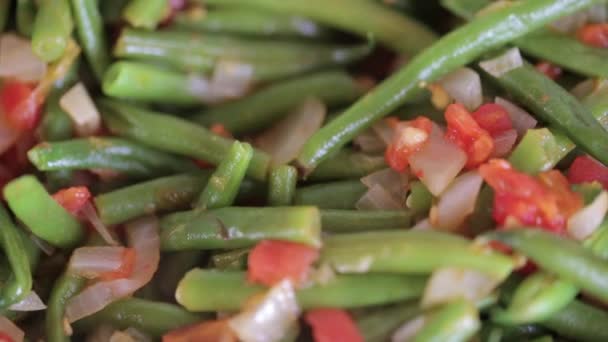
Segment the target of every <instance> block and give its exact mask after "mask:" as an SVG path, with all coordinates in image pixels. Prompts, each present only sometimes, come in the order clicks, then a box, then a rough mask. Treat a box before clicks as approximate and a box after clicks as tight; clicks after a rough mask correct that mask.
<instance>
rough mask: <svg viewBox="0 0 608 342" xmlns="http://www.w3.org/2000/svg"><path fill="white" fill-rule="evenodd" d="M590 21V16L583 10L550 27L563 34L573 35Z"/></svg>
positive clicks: (563, 18)
mask: <svg viewBox="0 0 608 342" xmlns="http://www.w3.org/2000/svg"><path fill="white" fill-rule="evenodd" d="M588 19H589V15H588V12H587V10H581V11H578V12H575V13H573V14H570V15H567V16H564V17H561V18H559V19H557V20H555V21H554V22H552V23H551V24H549V26H550V27H551V28H552V29H554V30H556V31H558V32H561V33H572V32H574V31H576V30H578V29H579V28H580V27H581V26H583V25H585V23H586V22H587V20H588Z"/></svg>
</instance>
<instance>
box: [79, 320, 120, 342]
mask: <svg viewBox="0 0 608 342" xmlns="http://www.w3.org/2000/svg"><path fill="white" fill-rule="evenodd" d="M115 331H116V329H114V328H113V327H112V326H110V325H108V324H101V325H98V326H97V327H96V328H95V329H94V330H93V332H92V333H89V335H88V336H87V339H86V342H108V341H110V338H111V337H112V334H114V332H115Z"/></svg>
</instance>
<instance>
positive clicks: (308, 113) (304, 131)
mask: <svg viewBox="0 0 608 342" xmlns="http://www.w3.org/2000/svg"><path fill="white" fill-rule="evenodd" d="M326 113H327V109H326V107H325V105H324V104H323V102H321V101H319V99H317V98H309V99H306V100H305V101H304V102H302V104H300V105H299V106H298V107H297V108H296V109H295V110H293V111H292V112H291V113H290V114H289V115H287V116H286V117H285V118H284V119H282V120H281V121H279V122H277V123H276V124H275V125H273V126H272V127H270V128H269V129H268V130H266V131H265V132H263V133H262V134H261V135H260V136H259V137H258V138H257V139H256V145H257V146H258V147H259V148H260V149H262V150H264V151H266V152H268V153H269V154H270V156H271V157H272V162H273V164H275V165H280V164H285V163H288V162H290V161H292V160H294V159H295V158H296V157H297V156H298V153H299V152H300V149H302V146H304V143H306V141H307V140H308V138H310V137H311V136H312V135H313V134H314V133H315V132H316V131H317V130H319V128H321V126H322V125H323V120H325V114H326Z"/></svg>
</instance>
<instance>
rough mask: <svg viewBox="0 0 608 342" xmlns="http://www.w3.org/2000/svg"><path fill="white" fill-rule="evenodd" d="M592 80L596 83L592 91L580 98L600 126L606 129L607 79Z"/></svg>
mask: <svg viewBox="0 0 608 342" xmlns="http://www.w3.org/2000/svg"><path fill="white" fill-rule="evenodd" d="M593 82H594V83H596V86H594V89H593V91H592V92H591V93H590V94H589V95H587V96H585V97H584V98H582V99H580V100H581V103H582V104H583V105H584V106H585V107H587V109H589V111H590V112H591V114H592V115H593V117H594V118H595V119H596V120H597V121H598V122H599V123H600V124H601V125H602V127H604V129H607V130H608V81H606V80H604V79H598V80H594V81H593Z"/></svg>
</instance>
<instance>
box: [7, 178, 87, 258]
mask: <svg viewBox="0 0 608 342" xmlns="http://www.w3.org/2000/svg"><path fill="white" fill-rule="evenodd" d="M3 194H4V198H6V201H7V202H8V206H9V207H10V208H11V210H12V211H13V213H15V216H17V218H18V219H19V220H21V221H23V222H24V223H25V224H26V225H27V226H28V228H29V229H30V230H31V231H32V233H34V235H36V236H38V237H39V238H41V239H43V240H45V241H47V242H48V243H50V244H52V245H54V246H57V247H64V248H68V247H72V246H74V245H76V244H78V243H79V242H80V240H81V239H82V236H83V232H82V227H81V225H80V223H79V222H78V220H76V218H75V217H74V216H72V215H71V214H70V213H68V212H67V211H66V210H65V209H64V208H63V207H61V206H60V205H59V204H58V203H57V202H55V200H54V199H53V198H52V197H51V195H49V194H48V193H47V192H46V190H45V189H44V187H43V186H42V184H40V182H39V181H38V180H37V179H36V177H34V176H32V175H25V176H21V177H19V178H17V179H15V180H13V181H11V182H10V183H8V184H7V185H6V186H4V189H3Z"/></svg>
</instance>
